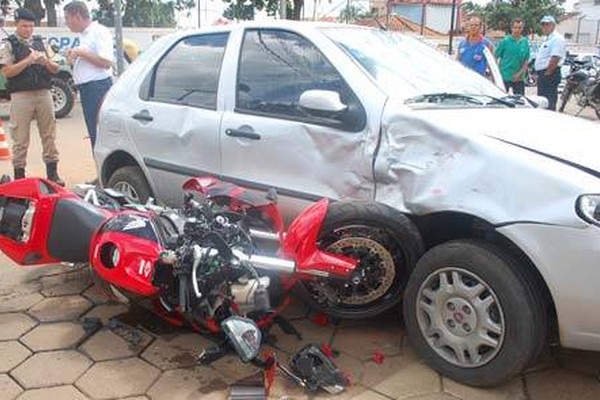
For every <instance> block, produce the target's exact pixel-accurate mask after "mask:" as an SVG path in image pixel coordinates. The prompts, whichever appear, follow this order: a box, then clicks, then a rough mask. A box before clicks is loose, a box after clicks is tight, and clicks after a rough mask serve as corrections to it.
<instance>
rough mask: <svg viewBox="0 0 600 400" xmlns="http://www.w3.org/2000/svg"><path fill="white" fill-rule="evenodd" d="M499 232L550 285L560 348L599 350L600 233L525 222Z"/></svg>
mask: <svg viewBox="0 0 600 400" xmlns="http://www.w3.org/2000/svg"><path fill="white" fill-rule="evenodd" d="M498 232H500V233H501V234H503V235H504V236H506V237H507V238H509V239H510V240H512V241H513V243H515V244H517V245H518V246H519V247H520V248H521V249H522V250H523V251H524V252H525V253H526V254H527V255H528V256H529V258H530V259H531V261H532V262H533V263H534V264H535V265H536V266H537V268H538V270H539V271H540V273H541V275H542V277H543V278H544V280H545V281H546V284H547V286H548V288H549V290H550V293H551V295H552V298H553V300H554V303H555V306H556V313H557V317H558V324H559V335H560V342H561V345H562V346H564V347H571V348H578V349H584V350H596V351H598V350H600V229H599V228H597V227H595V226H593V225H589V226H587V227H584V228H574V227H567V226H558V225H545V224H533V223H531V224H526V223H523V224H514V225H508V226H504V227H502V228H499V229H498Z"/></svg>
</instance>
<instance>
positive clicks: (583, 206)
mask: <svg viewBox="0 0 600 400" xmlns="http://www.w3.org/2000/svg"><path fill="white" fill-rule="evenodd" d="M575 211H576V212H577V215H579V217H580V218H581V219H583V220H584V221H586V222H589V223H590V224H594V225H598V226H600V194H584V195H581V196H579V197H578V198H577V201H576V202H575Z"/></svg>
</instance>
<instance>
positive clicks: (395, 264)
mask: <svg viewBox="0 0 600 400" xmlns="http://www.w3.org/2000/svg"><path fill="white" fill-rule="evenodd" d="M318 240H319V247H320V248H321V249H324V250H327V251H330V252H332V253H338V254H344V255H348V256H351V257H354V258H357V259H358V260H359V264H358V266H357V268H356V271H355V273H354V274H353V275H352V276H351V277H350V279H349V280H348V281H340V280H335V279H331V278H319V279H317V280H314V281H304V282H300V283H298V285H297V287H296V292H297V293H298V294H299V296H300V297H301V298H302V300H303V301H304V302H305V303H306V304H307V305H308V306H309V307H310V308H312V309H314V310H317V311H321V312H324V313H326V314H329V315H330V316H332V317H334V318H341V319H364V318H370V317H373V316H376V315H379V314H381V313H383V312H385V311H387V310H389V309H390V308H392V307H394V306H395V305H397V304H398V303H399V301H400V299H401V297H402V293H403V292H404V288H405V286H406V283H407V281H408V276H409V275H410V273H411V271H412V270H413V268H414V266H415V265H416V262H417V260H418V259H419V257H420V256H421V255H422V254H423V252H424V246H423V241H422V239H421V236H420V234H419V231H418V230H417V228H416V226H415V225H414V224H413V223H412V221H411V220H410V219H409V218H408V217H406V216H405V215H404V214H402V213H400V212H399V211H397V210H394V209H393V208H391V207H388V206H385V205H383V204H377V203H372V202H356V201H343V202H337V203H333V204H331V205H330V208H329V211H328V213H327V216H326V218H325V220H324V221H323V225H322V227H321V233H320V235H319V239H318Z"/></svg>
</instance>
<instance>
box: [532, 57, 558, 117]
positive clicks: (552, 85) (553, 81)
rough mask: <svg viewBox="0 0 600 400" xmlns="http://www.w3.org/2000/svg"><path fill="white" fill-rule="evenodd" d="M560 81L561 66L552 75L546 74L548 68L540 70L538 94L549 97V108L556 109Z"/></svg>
mask: <svg viewBox="0 0 600 400" xmlns="http://www.w3.org/2000/svg"><path fill="white" fill-rule="evenodd" d="M559 83H560V67H558V68H556V69H555V70H554V72H553V73H552V75H549V76H548V75H546V70H545V69H543V70H541V71H538V90H537V93H538V96H544V97H545V98H547V99H548V110H552V111H556V102H557V101H558V84H559Z"/></svg>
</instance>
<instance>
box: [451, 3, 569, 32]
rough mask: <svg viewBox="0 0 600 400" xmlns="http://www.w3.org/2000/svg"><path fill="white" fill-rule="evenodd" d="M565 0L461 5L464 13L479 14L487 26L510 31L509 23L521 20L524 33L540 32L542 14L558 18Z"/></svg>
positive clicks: (563, 11)
mask: <svg viewBox="0 0 600 400" xmlns="http://www.w3.org/2000/svg"><path fill="white" fill-rule="evenodd" d="M564 3H565V0H505V1H503V0H494V1H492V2H490V3H488V4H486V5H485V6H483V7H482V6H480V5H478V4H474V3H472V2H467V3H465V4H464V5H463V10H464V12H465V13H466V14H472V13H474V14H480V15H482V16H483V18H484V20H485V22H486V24H487V26H489V27H490V28H492V29H498V30H502V31H505V32H510V23H511V21H512V20H514V19H516V18H520V19H521V20H523V23H524V25H525V30H524V33H525V34H530V33H534V32H535V33H537V34H541V26H540V19H542V17H543V16H544V15H553V16H554V17H555V18H557V19H558V18H560V17H561V16H562V15H564V13H565V10H564V8H563V4H564Z"/></svg>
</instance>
